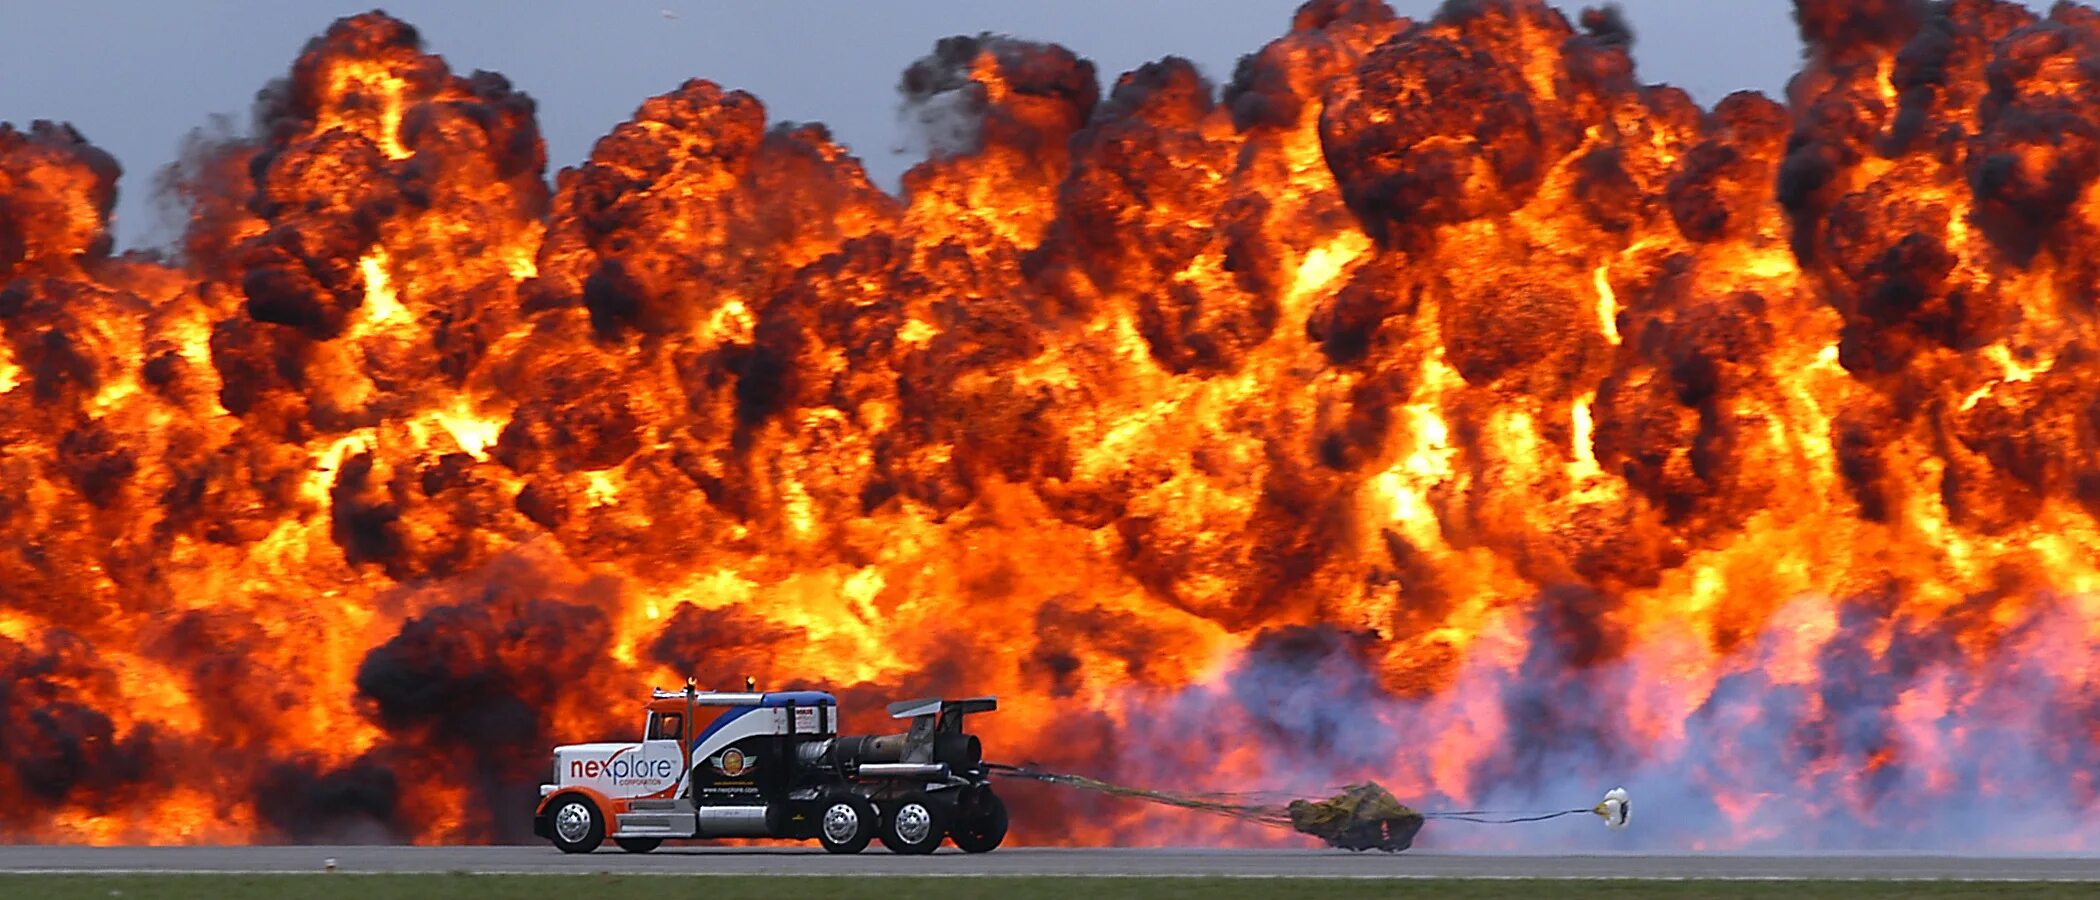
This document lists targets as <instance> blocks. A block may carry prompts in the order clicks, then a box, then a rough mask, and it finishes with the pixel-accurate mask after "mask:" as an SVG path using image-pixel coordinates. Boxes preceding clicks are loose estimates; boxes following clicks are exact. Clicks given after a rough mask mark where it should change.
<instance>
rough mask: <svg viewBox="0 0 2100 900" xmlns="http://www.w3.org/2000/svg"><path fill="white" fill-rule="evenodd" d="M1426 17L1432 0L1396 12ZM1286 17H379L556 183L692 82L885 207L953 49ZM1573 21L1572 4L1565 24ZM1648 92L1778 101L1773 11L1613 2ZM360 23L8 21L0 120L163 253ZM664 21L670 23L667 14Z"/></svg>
mask: <svg viewBox="0 0 2100 900" xmlns="http://www.w3.org/2000/svg"><path fill="white" fill-rule="evenodd" d="M1389 2H1390V3H1391V4H1392V6H1393V7H1394V9H1396V10H1397V11H1398V12H1400V13H1401V14H1403V15H1410V16H1416V17H1423V16H1426V15H1428V14H1429V13H1430V12H1431V11H1432V10H1434V9H1435V8H1436V5H1437V2H1436V0H1389ZM1298 3H1299V0H1211V2H1196V0H1173V2H1145V0H1054V2H1053V0H1025V2H1024V0H977V2H972V0H939V2H912V3H904V2H895V3H892V2H874V3H844V2H820V0H772V2H765V3H736V4H730V3H704V2H696V0H642V2H632V0H603V2H596V3H587V4H586V3H574V2H548V0H532V2H516V3H505V4H487V3H466V2H457V0H454V2H443V0H392V2H387V3H384V4H383V5H382V8H384V9H386V10H387V11H388V12H390V13H392V14H394V15H395V16H397V17H399V18H402V19H405V20H406V21H409V22H411V23H413V24H414V25H415V26H416V27H417V28H418V29H419V30H420V31H421V32H422V34H423V37H424V41H425V44H426V47H427V49H429V50H431V51H432V52H435V53H438V54H441V55H443V56H444V57H445V59H446V61H447V62H448V63H450V64H451V66H452V68H453V70H454V71H457V72H461V73H465V72H470V71H472V70H474V69H477V68H478V69H491V70H494V71H498V72H501V73H503V74H504V75H506V76H508V77H509V78H510V80H511V82H512V83H513V84H515V85H517V86H518V87H520V88H521V89H523V90H525V91H526V92H527V93H529V94H531V95H532V96H533V97H534V98H535V99H536V100H538V102H539V110H540V117H539V118H540V128H541V131H542V133H543V134H544V135H545V137H546V141H547V153H548V163H549V168H550V174H551V170H553V169H558V168H560V167H561V166H565V165H573V164H576V163H578V162H581V161H582V160H583V159H584V158H585V156H587V155H588V154H589V152H590V146H591V143H592V142H593V141H594V140H596V139H597V138H598V137H599V136H601V135H603V134H605V133H606V131H608V130H609V129H611V128H612V126H613V125H614V124H616V123H618V122H620V121H621V120H623V119H625V118H627V117H628V115H629V114H630V113H631V112H633V110H634V108H635V106H637V105H638V104H640V103H641V101H642V100H643V99H645V98H647V97H649V96H650V95H653V94H657V93H662V92H663V91H666V90H669V89H670V88H672V87H674V86H676V85H677V84H678V83H679V82H680V81H683V80H684V79H686V78H689V77H696V76H697V77H702V78H708V79H711V80H714V81H716V82H719V83H721V84H723V85H725V86H727V87H732V88H742V89H744V90H748V91H750V92H752V93H753V94H755V95H757V96H758V97H759V98H760V99H761V100H763V101H764V102H765V104H766V108H767V110H768V111H769V113H770V114H771V116H772V117H773V118H774V119H776V120H779V119H793V120H798V121H821V122H824V123H826V124H828V125H830V126H831V128H832V131H833V134H834V135H836V136H837V137H838V139H839V140H841V141H842V142H844V143H846V144H847V145H848V146H850V147H852V148H853V150H854V152H855V153H857V154H858V155H859V156H860V157H861V159H862V160H863V161H864V162H865V163H866V164H867V166H868V169H869V172H870V174H871V175H872V176H873V177H874V178H875V179H876V181H877V182H878V183H880V184H882V185H884V186H886V187H890V188H892V189H894V187H895V185H896V179H897V176H898V174H899V173H901V172H902V171H903V170H904V169H905V168H906V167H908V166H909V165H910V164H911V163H912V162H914V161H915V160H914V159H913V158H912V156H910V155H907V154H905V153H900V152H898V148H899V146H900V144H901V143H902V141H903V137H902V135H903V131H902V129H901V128H900V126H899V122H898V117H897V97H896V92H895V86H896V83H897V75H898V73H899V72H901V71H902V70H903V68H904V67H905V66H906V65H907V64H909V63H910V62H911V61H912V60H914V59H916V58H918V57H919V56H921V55H923V54H925V53H926V52H927V51H928V50H930V49H931V48H932V46H933V42H934V41H935V40H936V39H938V38H940V37H943V36H946V35H950V34H968V33H976V32H980V31H993V32H1003V33H1007V34H1012V35H1015V36H1017V37H1023V38H1028V39H1032V40H1042V41H1055V42H1058V43H1061V44H1064V45H1065V46H1067V47H1070V48H1071V49H1072V50H1073V51H1074V52H1077V53H1079V54H1080V55H1081V56H1084V57H1086V58H1088V59H1091V60H1093V62H1094V64H1095V66H1096V67H1097V69H1098V70H1099V71H1100V77H1101V81H1102V84H1103V85H1104V88H1105V87H1106V86H1107V85H1109V84H1111V83H1113V81H1114V79H1115V77H1116V76H1117V75H1118V74H1120V73H1122V72H1125V71H1128V70H1129V69H1132V68H1135V67H1136V66H1138V65H1140V64H1142V63H1144V62H1146V61H1148V60H1152V59H1157V58H1159V57H1161V56H1165V55H1168V54H1178V55H1181V56H1185V57H1188V58H1189V59H1191V60H1194V61H1195V62H1196V63H1197V65H1198V66H1199V67H1201V68H1202V70H1203V71H1204V72H1205V74H1207V75H1209V76H1210V77H1211V79H1212V80H1213V81H1216V82H1220V83H1222V82H1224V81H1225V80H1227V79H1229V78H1230V77H1231V74H1232V67H1233V64H1234V62H1235V61H1236V60H1237V59H1238V58H1239V57H1240V55H1242V54H1245V53H1249V52H1252V51H1254V50H1256V49H1258V48H1260V47H1261V45H1262V44H1263V43H1265V42H1267V41H1268V40H1269V39H1271V38H1273V37H1276V36H1277V35H1280V34H1282V33H1283V32H1284V31H1285V29H1286V28H1287V27H1288V26H1289V22H1290V15H1291V12H1292V11H1293V10H1294V9H1296V8H1297V6H1298ZM1560 5H1561V6H1562V7H1563V8H1564V9H1566V10H1567V11H1568V12H1569V13H1570V15H1571V16H1572V14H1573V13H1574V12H1575V11H1576V10H1577V9H1579V8H1580V6H1581V5H1583V4H1582V3H1581V2H1569V3H1563V4H1560ZM1622 5H1623V6H1624V8H1625V10H1626V12H1627V14H1628V18H1629V19H1630V20H1631V21H1632V22H1633V26H1634V29H1635V31H1636V34H1637V35H1638V40H1637V42H1636V44H1635V46H1634V56H1635V59H1636V62H1637V63H1638V64H1639V66H1640V74H1641V76H1642V78H1643V79H1644V80H1647V81H1663V82H1669V83H1673V84H1677V85H1679V86H1681V87H1684V88H1685V89H1687V90H1689V91H1691V93H1692V94H1693V96H1694V97H1696V98H1697V99H1698V100H1699V101H1700V102H1701V103H1702V104H1707V105H1711V104H1712V103H1713V102H1714V101H1716V100H1719V99H1720V98H1721V97H1723V96H1726V95H1727V93H1728V92H1730V91H1733V90H1737V89H1743V88H1749V89H1755V90H1762V91H1765V92H1766V93H1769V94H1773V95H1775V96H1776V95H1777V94H1778V92H1779V91H1780V89H1781V88H1782V87H1783V86H1784V84H1785V82H1786V79H1787V78H1788V76H1790V75H1791V74H1792V73H1793V71H1794V70H1795V69H1796V68H1797V67H1798V65H1799V63H1800V45H1799V43H1798V41H1797V39H1796V37H1795V33H1794V30H1793V22H1792V19H1791V17H1790V15H1789V10H1790V8H1791V4H1790V3H1788V2H1786V0H1623V3H1622ZM370 6H371V4H370V3H359V2H347V0H335V2H329V0H192V2H185V3H167V2H159V0H72V2H51V0H0V120H6V121H11V122H15V123H17V124H22V123H26V122H27V121H29V120H31V119H38V118H46V119H58V120H62V121H70V122H72V123H73V124H74V125H75V126H77V127H78V128H79V129H80V130H81V132H82V133H83V134H85V135H86V136H87V137H88V139H89V140H91V141H93V142H95V143H96V144H97V145H99V146H101V147H102V148H104V149H105V150H108V151H109V152H110V153H112V154H114V155H115V156H116V157H117V159H118V161H120V162H121V163H123V164H124V168H125V176H124V180H123V181H122V183H121V184H120V186H119V193H120V199H119V207H118V224H117V233H118V237H119V244H120V246H125V247H129V246H137V245H138V244H140V243H141V242H142V241H144V240H146V239H148V238H149V236H154V235H155V228H154V226H155V225H156V223H157V221H158V219H157V215H156V213H155V212H154V206H153V204H152V202H151V193H152V183H153V175H154V173H155V172H157V171H158V170H159V169H160V168H161V167H163V166H165V165H167V164H168V163H169V162H170V161H172V160H173V159H174V158H175V155H176V152H177V149H178V147H179V146H180V144H181V141H182V138H183V136H184V135H185V134H186V133H188V132H189V131H190V130H191V129H193V128H196V127H198V126H200V125H203V124H205V123H206V122H207V120H208V119H209V117H210V116H211V115H213V114H215V113H218V114H231V115H233V116H234V117H235V119H236V121H237V122H238V123H240V124H241V125H242V126H245V124H246V122H247V110H248V106H249V103H250V101H251V100H252V98H253V97H254V95H255V92H256V90H257V89H259V88H261V87H262V86H263V85H264V84H265V83H266V82H268V81H269V80H270V79H272V78H275V77H278V76H281V75H283V74H284V73H285V72H286V71H287V70H288V69H289V68H290V65H291V62H292V59H293V58H294V57H295V56H297V55H298V52H299V49H300V48H301V47H302V46H304V45H305V43H306V41H307V39H308V38H310V37H312V36H313V35H315V34H317V33H319V32H320V31H321V30H323V29H324V28H326V27H327V26H328V23H329V22H331V21H334V20H335V19H336V18H337V17H339V16H343V15H348V14H351V13H356V12H361V11H363V10H365V9H368V8H370ZM665 10H669V11H671V12H672V13H675V17H667V16H665V15H664V14H663V13H664V11H665Z"/></svg>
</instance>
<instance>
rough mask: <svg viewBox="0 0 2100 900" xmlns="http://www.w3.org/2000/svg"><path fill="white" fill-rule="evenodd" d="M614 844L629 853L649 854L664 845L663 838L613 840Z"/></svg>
mask: <svg viewBox="0 0 2100 900" xmlns="http://www.w3.org/2000/svg"><path fill="white" fill-rule="evenodd" d="M613 843H615V844H618V845H620V849H622V850H625V851H627V852H629V853H647V852H649V851H651V850H654V849H656V848H658V847H661V846H663V845H664V839H663V838H613Z"/></svg>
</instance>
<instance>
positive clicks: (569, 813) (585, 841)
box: [547, 797, 605, 853]
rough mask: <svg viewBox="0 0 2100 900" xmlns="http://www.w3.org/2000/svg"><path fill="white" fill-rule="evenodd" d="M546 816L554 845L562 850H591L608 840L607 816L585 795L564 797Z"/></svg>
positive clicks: (582, 851)
mask: <svg viewBox="0 0 2100 900" xmlns="http://www.w3.org/2000/svg"><path fill="white" fill-rule="evenodd" d="M547 819H548V821H549V823H550V824H551V825H552V827H551V828H549V829H548V832H549V833H550V834H551V835H552V837H553V838H554V846H555V847H557V848H559V849H560V850H561V852H563V853H589V852H591V851H593V850H596V849H598V845H599V844H602V843H605V818H604V817H603V816H601V815H599V814H598V808H597V807H595V806H592V805H591V801H589V800H587V799H584V798H582V797H563V798H562V799H560V800H556V801H555V802H554V809H553V810H551V811H550V812H549V813H548V816H547Z"/></svg>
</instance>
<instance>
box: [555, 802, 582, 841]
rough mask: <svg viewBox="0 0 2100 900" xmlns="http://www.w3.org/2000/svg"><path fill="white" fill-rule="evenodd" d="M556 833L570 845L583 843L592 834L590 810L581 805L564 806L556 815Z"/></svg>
mask: <svg viewBox="0 0 2100 900" xmlns="http://www.w3.org/2000/svg"><path fill="white" fill-rule="evenodd" d="M554 833H555V835H556V836H558V837H560V838H561V839H562V840H563V841H566V842H568V843H571V844H580V843H583V839H584V837H585V836H587V835H589V834H590V833H591V811H590V809H589V808H587V807H585V806H584V805H583V804H581V803H568V804H564V805H563V806H562V808H561V809H559V810H556V811H555V813H554Z"/></svg>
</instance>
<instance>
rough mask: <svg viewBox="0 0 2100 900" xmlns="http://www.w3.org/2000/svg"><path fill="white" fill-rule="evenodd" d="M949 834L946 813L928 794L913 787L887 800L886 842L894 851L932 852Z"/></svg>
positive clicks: (919, 853)
mask: <svg viewBox="0 0 2100 900" xmlns="http://www.w3.org/2000/svg"><path fill="white" fill-rule="evenodd" d="M947 836H948V821H947V817H946V815H945V814H944V813H943V812H942V810H941V808H940V807H938V806H935V805H934V804H933V801H932V800H929V799H927V798H926V795H925V794H922V793H919V792H917V791H913V792H911V793H909V794H905V795H904V796H902V797H899V798H897V799H895V800H892V801H890V802H888V803H885V804H883V809H882V845H883V846H885V847H888V848H890V852H891V853H902V854H905V855H908V856H918V855H921V854H926V853H932V852H933V851H934V849H935V848H937V847H939V846H940V845H941V838H944V837H947Z"/></svg>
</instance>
